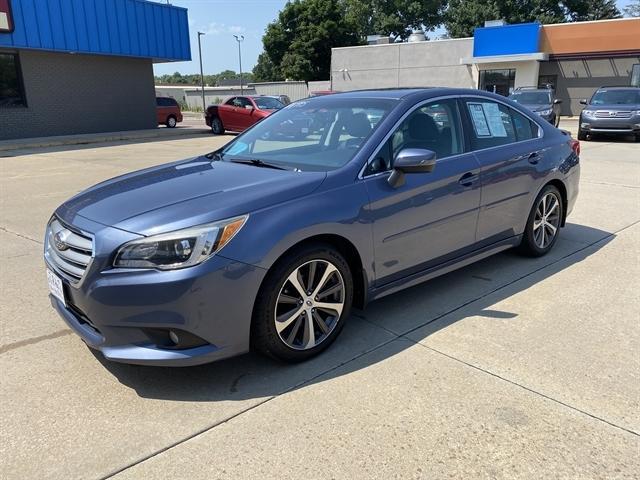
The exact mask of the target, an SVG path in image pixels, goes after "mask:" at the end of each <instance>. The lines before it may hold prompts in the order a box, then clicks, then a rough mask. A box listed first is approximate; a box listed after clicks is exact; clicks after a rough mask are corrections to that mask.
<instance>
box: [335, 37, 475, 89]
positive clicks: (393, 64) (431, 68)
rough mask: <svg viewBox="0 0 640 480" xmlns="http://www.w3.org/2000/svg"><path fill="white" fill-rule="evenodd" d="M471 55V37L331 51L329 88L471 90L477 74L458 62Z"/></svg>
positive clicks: (471, 68)
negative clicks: (438, 87) (452, 88)
mask: <svg viewBox="0 0 640 480" xmlns="http://www.w3.org/2000/svg"><path fill="white" fill-rule="evenodd" d="M472 54H473V39H472V38H460V39H452V40H434V41H427V42H418V43H393V44H388V45H366V46H360V47H344V48H334V49H333V50H332V55H331V77H332V78H331V83H332V89H333V90H338V91H348V90H359V89H367V88H394V87H428V86H449V87H464V88H475V87H476V86H477V84H478V77H477V71H475V70H474V68H473V67H471V66H468V65H462V64H461V62H460V60H461V59H462V58H468V57H471V56H472Z"/></svg>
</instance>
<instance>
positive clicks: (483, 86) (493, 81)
mask: <svg viewBox="0 0 640 480" xmlns="http://www.w3.org/2000/svg"><path fill="white" fill-rule="evenodd" d="M515 81H516V70H515V69H506V70H480V82H479V86H478V88H479V89H480V90H485V91H487V92H493V93H498V94H500V95H504V96H505V97H508V96H509V94H510V93H511V92H512V91H513V88H514V86H515Z"/></svg>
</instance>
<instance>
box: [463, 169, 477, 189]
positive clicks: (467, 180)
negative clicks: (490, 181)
mask: <svg viewBox="0 0 640 480" xmlns="http://www.w3.org/2000/svg"><path fill="white" fill-rule="evenodd" d="M478 178H479V177H478V175H477V174H476V173H473V172H467V173H465V174H464V175H463V176H462V177H460V180H458V183H459V184H460V185H462V186H463V187H470V186H471V185H473V184H474V183H475V182H477V181H478Z"/></svg>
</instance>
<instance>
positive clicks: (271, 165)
mask: <svg viewBox="0 0 640 480" xmlns="http://www.w3.org/2000/svg"><path fill="white" fill-rule="evenodd" d="M230 161H231V162H233V163H244V164H245V165H254V166H256V167H262V168H274V169H276V170H289V169H288V168H286V167H282V166H280V165H276V164H274V163H268V162H265V161H263V160H260V159H259V158H238V159H233V160H230Z"/></svg>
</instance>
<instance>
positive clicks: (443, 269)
mask: <svg viewBox="0 0 640 480" xmlns="http://www.w3.org/2000/svg"><path fill="white" fill-rule="evenodd" d="M521 241H522V235H516V236H515V237H511V238H508V239H506V240H501V241H500V242H498V243H494V244H491V245H488V246H486V247H484V248H481V249H480V250H476V251H474V252H471V253H468V254H467V255H464V256H462V257H459V258H456V259H454V260H450V261H449V262H446V263H443V264H440V265H437V266H435V267H431V268H428V269H427V270H423V271H421V272H417V273H414V274H413V275H409V276H408V277H405V278H401V279H399V280H396V281H394V282H391V283H388V284H386V285H382V286H380V287H378V288H374V289H372V290H371V291H370V292H369V295H368V297H367V303H368V302H371V301H373V300H377V299H378V298H382V297H386V296H387V295H391V294H392V293H396V292H399V291H400V290H404V289H405V288H409V287H413V286H414V285H418V284H419V283H422V282H426V281H427V280H431V279H432V278H436V277H439V276H441V275H444V274H446V273H449V272H452V271H454V270H458V269H459V268H462V267H466V266H467V265H471V264H472V263H475V262H477V261H479V260H482V259H484V258H487V257H490V256H492V255H495V254H496V253H499V252H502V251H504V250H508V249H510V248H513V247H517V246H518V245H520V242H521Z"/></svg>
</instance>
